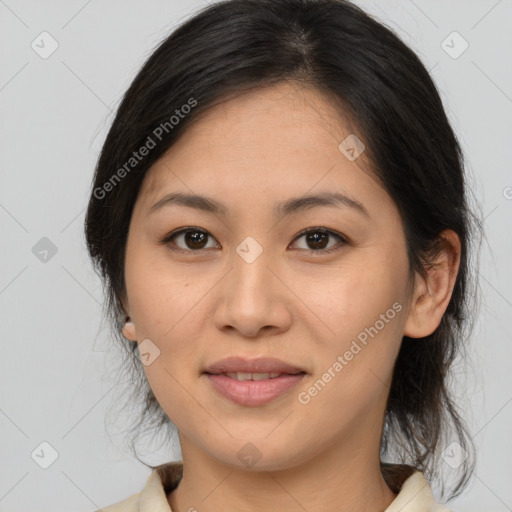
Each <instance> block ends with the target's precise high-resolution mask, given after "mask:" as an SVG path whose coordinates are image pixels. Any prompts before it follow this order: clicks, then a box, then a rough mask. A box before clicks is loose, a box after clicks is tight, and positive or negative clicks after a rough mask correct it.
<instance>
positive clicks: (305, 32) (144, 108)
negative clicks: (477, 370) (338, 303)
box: [85, 0, 481, 496]
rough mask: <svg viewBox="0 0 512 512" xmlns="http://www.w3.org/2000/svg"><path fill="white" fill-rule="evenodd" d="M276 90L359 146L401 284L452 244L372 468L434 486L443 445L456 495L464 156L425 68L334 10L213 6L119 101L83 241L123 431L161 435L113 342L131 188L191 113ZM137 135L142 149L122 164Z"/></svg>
mask: <svg viewBox="0 0 512 512" xmlns="http://www.w3.org/2000/svg"><path fill="white" fill-rule="evenodd" d="M285 81H288V82H290V83H292V82H293V83H299V84H302V85H307V86H311V87H314V88H315V89H316V90H318V91H320V92H322V93H323V94H325V95H326V97H328V98H329V99H330V100H331V101H332V105H333V110H335V111H337V112H339V113H340V115H341V116H343V118H344V119H346V120H347V121H350V124H351V130H352V132H353V133H356V134H357V136H358V137H359V138H360V139H361V140H362V141H364V144H365V146H366V151H365V153H364V157H365V161H366V162H367V163H368V168H369V169H371V172H372V173H373V175H374V176H375V178H376V179H378V180H379V182H380V183H381V184H382V186H383V187H384V189H385V190H386V191H387V192H388V193H389V195H390V196H391V198H392V199H393V200H394V202H395V203H396V205H397V207H398V209H399V212H400V215H401V218H402V222H403V226H404V231H405V237H406V241H407V252H408V257H409V263H410V275H411V277H412V276H413V275H414V273H415V272H418V273H419V274H420V275H422V276H423V277H426V272H427V270H428V267H429V264H430V262H431V261H433V260H432V258H434V257H435V255H436V252H437V251H438V249H439V242H440V238H439V235H440V233H441V232H442V231H443V230H445V229H451V230H453V231H455V232H456V233H457V235H458V236H459V238H460V242H461V261H460V268H459V272H458V275H457V279H456V282H455V286H454V289H453V294H452V297H451V300H450V302H449V304H448V307H447V310H446V313H445V315H444V316H443V318H442V321H441V324H440V325H439V327H438V328H437V329H436V330H435V332H434V333H433V334H432V335H430V336H427V337H426V338H423V339H420V340H417V339H414V340H412V339H408V338H407V337H404V338H403V342H402V345H401V349H400V353H399V355H398V358H397V361H396V365H395V369H394V374H393V380H392V384H391V389H390V394H389V400H388V403H387V410H386V416H385V426H384V431H383V438H382V457H383V458H384V457H388V458H390V459H392V460H393V461H395V462H399V463H402V465H395V466H390V465H388V464H385V463H383V465H382V470H383V475H384V477H385V478H386V480H387V481H388V482H389V483H390V486H396V485H398V484H394V483H393V482H401V481H403V479H404V478H405V477H406V476H407V475H408V474H409V472H410V467H414V468H417V469H419V470H422V471H424V472H425V473H426V475H427V477H430V478H431V479H433V478H437V475H438V472H439V471H440V469H441V467H442V464H443V461H442V459H441V457H440V454H441V449H442V447H443V446H446V445H447V444H449V443H450V442H451V441H456V442H457V443H458V444H459V445H460V446H461V448H462V450H464V451H466V452H467V453H468V455H469V456H468V457H467V459H466V460H465V461H464V462H463V464H462V465H461V466H460V468H459V475H460V477H459V478H458V481H457V482H456V484H455V485H454V490H453V493H452V496H456V495H457V494H459V493H460V491H461V490H462V489H463V488H464V486H465V485H466V483H467V481H468V479H469V477H470V476H471V473H472V471H473V469H474V456H473V455H474V448H473V446H472V442H471V438H470V436H469V435H468V433H467V430H466V428H465V426H464V423H463V421H462V420H461V417H460V416H459V413H458V411H457V407H456V405H455V403H454V401H453V399H452V398H451V395H450V393H449V390H448V383H447V379H448V377H449V373H448V371H449V369H450V367H451V365H452V363H453V362H454V360H455V359H456V357H457V356H458V354H459V353H460V352H461V350H462V349H463V348H464V343H465V341H466V340H467V335H469V333H470V330H471V328H472V325H473V324H472V323H471V322H470V320H471V319H472V318H474V316H475V315H474V310H473V309H471V307H475V306H476V301H475V302H471V299H474V298H475V297H476V292H477V290H478V286H477V281H476V275H477V273H476V272H474V273H473V275H472V272H471V265H470V263H471V262H472V261H473V260H472V257H473V254H476V252H475V253H473V251H472V250H471V246H472V241H473V239H474V238H475V237H474V235H476V234H477V231H479V230H481V223H480V221H479V220H478V218H477V217H476V216H475V215H474V214H473V213H472V212H471V209H470V207H469V204H468V203H469V196H468V192H469V190H468V188H467V187H466V184H465V182H466V178H465V175H464V167H465V166H464V158H463V154H462V151H461V148H460V146H459V143H458V141H457V138H456V136H455V134H454V132H453V130H452V128H451V126H450V123H449V121H448V119H447V116H446V113H445V111H444V109H443V105H442V102H441V99H440V96H439V93H438V91H437V89H436V86H435V85H434V83H433V81H432V79H431V77H430V75H429V73H428V71H427V70H426V69H425V67H424V65H423V64H422V62H421V61H420V59H419V58H418V57H417V55H416V54H415V53H414V52H413V51H412V50H411V49H410V48H409V47H408V46H407V45H406V44H404V43H403V42H402V41H401V40H400V39H399V37H398V36H397V35H396V34H395V33H394V32H393V31H392V30H391V29H389V28H387V27H386V26H385V25H384V24H383V23H380V22H378V21H377V20H375V19H374V18H373V17H371V16H370V15H368V14H366V13H365V12H364V11H363V10H361V9H360V8H359V7H357V6H356V5H354V4H352V3H350V2H348V1H345V0H227V1H221V2H217V3H214V4H212V5H210V6H208V7H205V8H203V9H202V10H201V11H200V12H198V13H196V14H195V15H194V16H193V17H192V18H191V19H189V20H188V21H186V22H185V23H183V24H182V25H181V26H179V27H178V28H177V29H176V30H174V31H173V32H172V33H171V34H170V35H169V36H168V37H167V38H166V39H165V40H163V41H162V42H161V43H160V44H159V46H158V47H157V48H156V49H155V50H154V51H153V52H152V54H151V55H150V56H149V58H148V60H147V61H146V62H145V64H144V65H143V67H142V69H141V70H140V71H139V73H138V74H137V76H136V77H135V79H134V80H133V82H132V83H131V85H130V87H129V89H128V90H127V92H126V94H125V95H124V97H123V99H122V102H121V104H120V106H119V108H118V110H117V114H116V116H115V119H114V121H113V123H112V126H111V128H110V131H109V133H108V135H107V137H106V140H105V143H104V145H103V148H102V150H101V154H100V156H99V160H98V163H97V167H96V170H95V175H94V183H93V185H92V190H91V196H90V201H89V205H88V209H87V215H86V221H85V234H86V241H87V247H88V250H89V252H90V255H91V258H92V260H93V262H94V264H95V268H96V269H97V271H98V272H99V274H100V275H101V278H102V279H103V281H104V285H105V289H106V292H107V301H106V311H107V314H108V315H109V317H110V319H111V320H112V322H113V327H114V329H113V332H114V333H115V336H116V339H118V340H120V341H121V344H122V347H123V349H126V354H127V355H128V359H129V360H128V359H127V360H125V362H127V364H128V366H129V367H130V368H131V370H130V371H131V372H132V374H131V376H130V379H132V383H131V384H130V386H132V391H133V392H134V396H138V397H140V396H141V394H142V406H143V410H142V414H141V416H140V418H139V422H138V423H137V424H136V425H135V428H134V430H135V431H137V432H138V429H139V427H141V426H142V425H144V424H145V425H146V426H147V428H149V425H152V427H153V428H156V429H161V427H163V426H167V427H169V429H171V430H172V429H173V427H174V426H173V425H172V423H171V422H170V420H169V418H168V417H167V415H166V414H165V412H164V411H163V410H162V409H161V407H160V406H159V404H158V402H157V401H156V398H155V396H154V395H153V393H152V391H151V389H150V387H149V385H148V383H147V381H146V379H145V376H144V372H143V369H142V364H141V362H140V360H139V358H138V357H136V354H135V350H136V347H137V344H136V343H130V342H128V341H127V340H126V339H125V338H124V337H122V335H120V334H119V329H120V327H121V324H122V322H123V320H124V317H125V312H124V311H123V306H122V302H121V300H122V299H123V298H124V297H125V293H126V290H125V282H124V255H125V247H126V239H127V233H128V228H129V225H130V220H131V215H132V210H133V206H134V204H135V200H136V198H137V195H138V192H139V189H140V185H141V182H142V180H143V178H144V176H145V174H146V172H147V171H148V169H150V167H151V166H152V165H153V164H154V163H155V162H156V161H157V160H158V159H159V158H160V157H161V156H162V155H163V154H164V152H165V151H166V150H167V149H168V148H169V147H171V146H172V145H173V144H174V142H176V140H177V139H178V138H179V137H180V135H181V134H182V133H184V132H185V131H186V129H187V127H188V126H190V124H191V123H192V122H194V120H196V119H198V115H199V114H200V113H201V112H205V111H207V110H208V109H209V108H210V107H212V106H213V105H215V104H218V103H220V102H222V101H225V100H226V99H228V98H232V97H234V96H236V95H237V94H241V93H243V92H246V91H249V90H252V89H257V88H260V87H267V86H271V85H273V84H277V83H280V82H285ZM186 105H188V106H189V107H190V108H183V107H184V106H186ZM192 107H193V108H192ZM156 134H158V137H157V136H156ZM148 137H152V140H153V142H156V144H155V145H154V147H152V148H151V150H150V151H149V152H147V154H146V156H144V158H143V159H141V160H140V161H139V160H137V161H136V162H135V161H131V160H130V159H131V158H133V151H136V150H138V148H141V147H142V146H144V145H146V146H147V145H148ZM156 139H158V141H156ZM340 142H341V141H340ZM128 162H131V163H130V164H129V165H127V163H128ZM132 164H133V165H132ZM121 169H124V171H122V170H121ZM471 277H475V280H474V281H471V280H470V278H471ZM471 284H473V288H471ZM128 366H123V368H125V367H126V368H127V367H128ZM146 420H147V422H146V423H145V421H146ZM174 428H175V427H174ZM169 431H170V430H169ZM406 464H407V465H409V468H408V467H407V465H406ZM443 494H444V485H443Z"/></svg>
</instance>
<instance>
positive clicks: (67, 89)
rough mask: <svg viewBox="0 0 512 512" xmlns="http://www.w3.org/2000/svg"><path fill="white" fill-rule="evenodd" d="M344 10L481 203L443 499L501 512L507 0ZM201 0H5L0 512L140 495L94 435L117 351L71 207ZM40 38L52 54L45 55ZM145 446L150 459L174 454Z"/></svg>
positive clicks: (108, 445)
mask: <svg viewBox="0 0 512 512" xmlns="http://www.w3.org/2000/svg"><path fill="white" fill-rule="evenodd" d="M357 3H358V5H360V6H362V7H363V8H365V9H366V10H367V11H368V12H370V13H373V14H375V15H376V16H377V17H378V18H379V19H380V20H381V21H383V22H385V23H386V24H387V25H388V26H389V27H390V28H392V29H394V30H395V31H396V32H397V33H398V35H400V36H401V37H402V38H403V39H404V41H405V42H406V43H408V44H409V45H410V46H411V47H412V48H413V49H414V50H415V51H416V52H417V53H418V54H419V56H420V58H421V59H422V60H423V62H424V64H425V65H426V67H427V69H429V70H431V73H432V76H433V78H434V80H435V82H436V84H437V85H438V87H439V89H440V90H441V94H442V99H443V102H444V104H445V108H446V110H447V113H448V115H449V118H450V120H451V121H452V123H453V126H454V128H455V131H456V133H457V135H458V137H459V139H460V141H461V144H462V146H463V149H464V151H465V154H466V157H467V161H468V170H469V172H470V186H471V187H472V188H473V190H474V192H475V195H476V196H477V198H478V200H479V201H480V202H481V204H482V211H483V216H484V217H485V229H486V233H487V239H488V242H489V243H488V245H486V244H485V243H484V245H483V246H482V256H481V266H480V275H481V278H482V279H481V286H482V291H483V301H482V306H481V311H480V316H479V318H478V322H477V325H476V328H475V331H474V334H473V337H472V340H471V345H470V348H469V354H470V358H471V365H472V372H470V374H469V375H466V374H464V375H459V376H458V377H460V378H458V379H457V382H456V383H455V388H454V389H455V394H456V395H457V396H458V397H459V399H460V401H461V404H464V405H463V407H464V409H465V410H466V412H467V421H468V423H469V427H470V430H471V432H472V435H473V438H474V440H475V443H476V445H477V448H478V457H479V458H478V466H477V469H476V473H475V476H474V478H473V480H472V483H471V485H470V487H469V488H468V490H467V491H466V492H465V493H464V495H463V496H462V497H460V498H459V499H457V500H455V501H453V503H451V504H450V506H451V507H452V509H454V510H458V511H467V512H476V511H479V512H483V511H485V512H493V511H496V512H498V511H509V510H512V486H511V485H510V484H511V483H512V440H511V436H510V434H511V433H512V429H511V426H512V403H511V402H512V371H511V361H512V343H511V338H512V336H511V335H512V327H511V325H510V322H509V319H510V318H511V314H512V286H511V285H512V275H511V270H510V261H511V258H512V242H511V230H510V219H511V213H512V188H511V187H512V173H511V161H512V149H511V148H512V143H511V142H512V138H511V136H512V133H511V132H512V130H511V124H512V123H511V119H512V66H511V56H512V51H511V50H512V31H510V26H511V25H512V2H511V0H500V1H496V0H479V1H467V0H458V1H451V2H445V1H441V0H436V1H426V0H414V1H412V0H402V1H398V0H386V1H374V2H373V1H366V0H365V1H358V2H357ZM203 4H204V2H200V1H198V0H194V1H192V0H188V1H179V2H178V1H176V0H173V1H163V0H149V1H144V2H140V1H139V2H136V1H135V0H130V1H126V0H125V1H123V2H121V1H120V0H115V1H114V0H107V1H102V2H100V1H99V0H89V1H83V0H80V1H78V0H77V1H70V0H67V1H64V0H60V1H47V2H41V1H36V0H32V1H28V0H27V1H21V0H16V1H15V0H5V1H4V0H0V34H1V35H0V38H1V45H0V48H1V50H0V51H1V62H2V66H1V69H0V108H1V114H0V115H1V119H2V123H1V127H0V130H1V131H0V141H1V151H0V168H1V188H0V224H1V229H2V231H1V233H2V243H1V247H2V250H1V260H0V328H1V340H2V358H1V360H0V379H1V387H0V432H1V436H0V461H1V469H0V510H1V511H11V512H19V511H29V510H30V511H32V512H50V511H51V512H58V511H83V512H85V511H92V510H95V509H97V508H100V507H102V506H106V505H109V504H111V503H114V502H117V501H120V500H122V499H124V498H126V497H128V496H129V495H131V494H133V493H136V492H139V491H140V490H141V489H142V487H143V485H144V483H145V480H146V478H147V476H149V473H150V470H148V469H147V468H146V467H145V466H143V465H142V464H140V463H139V462H138V461H137V460H135V459H133V458H131V457H130V456H129V455H128V454H127V453H126V451H123V448H122V442H123V441H122V435H116V433H115V432H110V436H109V435H107V433H106V429H105V425H104V418H105V413H106V412H107V410H108V409H109V408H110V407H111V406H112V397H113V386H114V385H115V382H112V381H110V380H109V375H110V374H111V365H112V364H115V353H112V351H109V337H108V333H107V332H106V329H105V323H104V322H103V321H102V308H101V304H102V301H103V294H102V289H101V283H100V281H99V279H98V277H97V276H96V275H95V274H94V272H93V270H92V267H91V265H90V263H89V260H88V256H87V253H86V250H85V245H84V239H83V235H82V231H83V220H84V211H85V206H86V203H87V199H88V193H89V189H90V183H91V178H92V173H93V168H94V165H95V161H96V158H97V155H98V152H99V149H100V147H101V144H102V143H103V140H104V138H105V135H106V133H107V130H108V127H109V124H110V122H111V119H112V113H113V112H114V111H115V108H116V107H117V105H118V103H119V101H120V98H121V95H122V94H123V93H124V91H125V90H126V88H127V87H128V86H129V84H130V82H131V80H132V79H133V78H134V76H135V74H136V72H137V71H138V69H139V68H140V66H141V64H142V62H143V61H144V59H145V58H146V57H147V56H148V55H149V54H150V53H151V50H152V49H153V48H154V47H155V45H156V44H157V42H159V41H160V40H161V39H162V38H164V37H165V36H166V35H167V34H168V33H169V31H170V30H171V29H172V28H173V27H174V26H176V25H177V24H178V23H180V22H181V21H183V19H185V18H187V17H188V16H189V15H190V14H191V13H193V12H194V11H195V10H196V9H197V7H199V6H200V5H203ZM454 31H456V32H458V34H460V36H458V35H454V34H453V32H454ZM42 32H48V33H49V34H50V36H47V35H43V36H41V35H40V34H41V33H42ZM42 38H44V43H41V39H42ZM53 41H56V43H54V42H53ZM443 41H444V43H443ZM464 41H466V43H467V45H468V47H467V49H466V50H465V51H464V52H462V53H460V52H461V51H462V50H463V49H464V47H465V45H466V43H464ZM33 42H34V43H33ZM52 44H54V45H55V44H58V47H57V49H56V50H55V51H54V53H52V54H51V55H49V56H46V55H45V57H46V58H43V56H41V53H42V52H43V53H44V51H47V52H49V51H50V50H51V49H52V46H51V45H52ZM32 45H35V46H36V45H39V46H36V48H38V51H36V50H35V49H33V47H32ZM43 46H44V48H43ZM450 53H451V55H450ZM459 53H460V55H459ZM43 237H46V238H48V239H49V240H50V241H51V244H53V246H54V249H53V250H54V252H55V250H56V253H55V254H53V253H52V252H51V250H50V252H49V253H48V254H46V255H45V256H41V253H40V252H39V253H38V249H40V247H41V246H40V245H37V244H43V245H44V244H47V246H48V244H49V242H48V241H46V240H45V241H42V242H41V241H40V240H41V239H42V238H43ZM34 246H35V249H34ZM38 254H39V257H38ZM41 257H42V258H43V259H44V258H46V261H41V259H40V258H41ZM43 442H46V443H49V444H50V445H51V446H52V447H53V449H54V450H56V452H57V455H58V456H57V459H56V460H55V461H54V462H53V464H52V465H51V466H50V467H48V469H43V468H42V467H40V465H39V464H37V463H36V462H35V460H36V459H37V457H36V456H35V455H34V457H33V456H32V455H33V454H34V453H40V454H41V453H43V452H44V453H45V457H50V456H51V453H52V452H51V449H50V448H48V446H47V445H41V443H43ZM147 451H148V452H149V454H148V455H147V456H146V457H145V460H146V462H148V463H161V462H164V461H166V460H172V459H176V458H179V453H165V452H162V451H160V452H159V451H158V450H155V451H154V453H150V452H151V451H152V449H151V448H150V447H149V446H148V449H147ZM31 454H32V455H31ZM143 455H144V454H143ZM43 463H44V462H43Z"/></svg>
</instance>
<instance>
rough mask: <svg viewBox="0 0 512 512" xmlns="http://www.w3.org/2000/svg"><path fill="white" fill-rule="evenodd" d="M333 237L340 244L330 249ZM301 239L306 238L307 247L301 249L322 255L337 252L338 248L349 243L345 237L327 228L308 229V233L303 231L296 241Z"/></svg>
mask: <svg viewBox="0 0 512 512" xmlns="http://www.w3.org/2000/svg"><path fill="white" fill-rule="evenodd" d="M333 237H334V238H335V239H337V240H338V243H337V244H334V246H332V245H331V246H330V247H329V245H328V244H329V239H332V238H333ZM301 238H304V240H305V242H306V246H307V247H305V248H300V249H301V250H306V251H307V250H309V251H314V252H322V253H330V252H332V251H334V250H337V249H338V248H339V247H338V246H340V245H345V244H346V243H348V242H347V240H346V239H345V238H344V237H343V236H341V235H339V234H338V233H334V232H333V231H330V230H328V229H325V228H313V229H308V230H307V231H303V232H302V233H301V234H300V235H299V236H298V237H297V238H296V239H295V240H299V239H301ZM327 247H329V248H327Z"/></svg>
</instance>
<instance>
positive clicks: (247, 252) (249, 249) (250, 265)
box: [233, 236, 272, 295]
mask: <svg viewBox="0 0 512 512" xmlns="http://www.w3.org/2000/svg"><path fill="white" fill-rule="evenodd" d="M270 256H271V252H270V249H269V248H264V247H263V241H261V239H260V241H258V240H256V238H254V237H252V236H247V237H246V238H244V240H242V242H241V243H240V244H238V246H237V247H236V248H235V255H234V257H233V267H234V268H233V278H234V281H235V286H236V287H237V291H238V292H239V293H240V292H241V293H242V295H243V294H244V292H249V293H250V294H251V293H253V292H254V291H255V288H256V289H258V288H259V287H263V288H264V289H265V291H270V290H269V288H270V286H271V285H270V283H269V282H268V281H269V279H271V278H272V273H271V272H270V271H269V269H268V268H267V266H268V264H269V257H270Z"/></svg>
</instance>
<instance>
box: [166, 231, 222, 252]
mask: <svg viewBox="0 0 512 512" xmlns="http://www.w3.org/2000/svg"><path fill="white" fill-rule="evenodd" d="M209 238H213V237H212V236H211V235H210V234H209V233H208V232H207V231H204V230H202V229H198V228H186V229H181V230H180V231H178V232H176V233H171V234H170V235H168V236H167V237H165V238H164V239H163V240H162V242H161V243H163V244H169V243H170V244H171V245H174V246H177V248H173V250H177V251H185V252H194V251H200V250H203V249H207V248H208V247H207V241H208V239H209ZM180 239H181V240H182V242H181V244H182V246H181V247H180V246H179V245H178V244H177V243H176V240H180ZM183 244H184V246H183Z"/></svg>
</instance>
